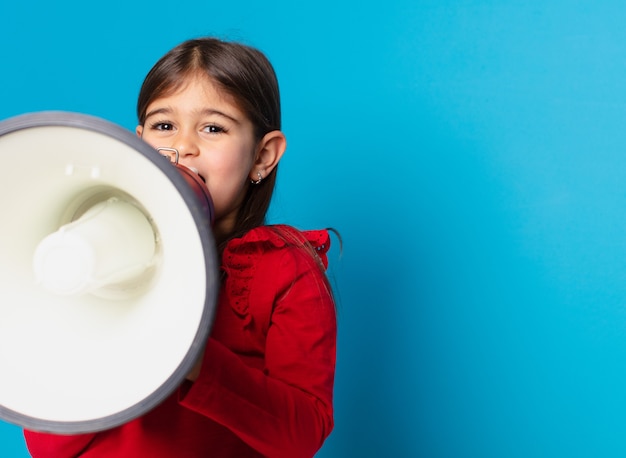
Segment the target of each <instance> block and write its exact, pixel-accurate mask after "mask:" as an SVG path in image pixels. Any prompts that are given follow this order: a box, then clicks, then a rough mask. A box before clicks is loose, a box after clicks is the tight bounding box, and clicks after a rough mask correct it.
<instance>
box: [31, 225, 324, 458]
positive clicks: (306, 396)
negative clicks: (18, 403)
mask: <svg viewBox="0 0 626 458" xmlns="http://www.w3.org/2000/svg"><path fill="white" fill-rule="evenodd" d="M307 240H308V242H310V245H309V244H307V243H305V242H306V241H307ZM307 246H309V247H310V246H312V247H313V249H312V250H311V249H306V248H305V247H307ZM328 247H329V237H328V233H327V232H326V231H311V232H302V233H301V232H298V231H296V230H295V229H292V228H290V227H288V226H267V227H259V228H256V229H254V230H252V231H250V232H249V233H248V234H246V235H245V236H244V237H243V238H240V239H234V240H232V241H230V242H229V244H228V245H227V247H226V249H225V250H224V255H223V259H222V269H223V272H224V282H223V285H222V289H221V291H220V297H219V303H218V307H217V311H216V316H215V321H214V324H213V329H212V332H211V337H210V338H209V340H208V342H207V345H206V351H205V353H204V360H203V364H202V370H201V372H200V375H199V376H198V379H197V380H196V381H195V382H193V383H190V382H185V383H183V385H182V386H181V387H180V388H179V389H178V390H176V391H175V392H174V393H173V394H172V396H170V397H169V398H168V399H167V400H166V401H165V402H163V403H162V404H161V405H159V406H158V407H156V408H155V409H153V410H152V411H150V412H148V413H146V414H144V415H143V416H142V417H140V418H138V419H135V420H133V421H131V422H129V423H127V424H124V425H122V426H119V427H117V428H114V429H111V430H107V431H103V432H99V433H92V434H82V435H76V436H60V435H52V434H45V433H37V432H31V431H25V432H24V435H25V438H26V442H27V445H28V448H29V451H30V452H31V454H32V455H33V457H35V458H37V457H55V458H64V457H75V456H81V457H106V458H111V457H115V458H125V457H129V458H131V457H132V458H138V457H150V458H158V457H167V458H171V457H176V458H179V457H180V458H185V457H190V458H191V457H238V458H243V457H258V456H268V457H289V458H292V457H310V456H313V455H314V454H315V452H316V451H317V450H318V449H319V448H320V447H321V446H322V443H323V442H324V439H325V438H326V437H327V436H328V434H330V432H331V430H332V428H333V410H332V393H333V380H334V373H335V343H336V321H335V307H334V302H333V299H332V295H331V292H330V288H329V286H328V283H327V281H326V278H325V276H324V274H323V270H322V268H325V267H326V263H327V261H326V252H327V250H328ZM314 252H315V253H317V254H312V253H314ZM320 264H321V267H322V268H320Z"/></svg>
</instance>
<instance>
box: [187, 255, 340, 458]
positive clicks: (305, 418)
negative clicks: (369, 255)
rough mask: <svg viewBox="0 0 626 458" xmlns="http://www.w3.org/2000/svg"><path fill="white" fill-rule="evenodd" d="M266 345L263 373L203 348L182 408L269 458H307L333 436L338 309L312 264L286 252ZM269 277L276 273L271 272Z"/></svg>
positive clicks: (214, 344)
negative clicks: (225, 430) (235, 436)
mask: <svg viewBox="0 0 626 458" xmlns="http://www.w3.org/2000/svg"><path fill="white" fill-rule="evenodd" d="M261 266H262V267H263V269H264V270H263V271H264V272H266V274H267V275H273V277H272V278H273V281H276V278H275V277H276V276H279V277H280V281H279V284H280V285H279V287H278V288H277V289H276V295H275V298H274V306H273V309H272V312H271V317H270V320H269V325H268V328H267V336H266V342H265V365H264V367H263V368H262V369H257V368H252V367H250V366H248V365H247V364H246V363H245V362H244V361H243V360H242V359H241V358H240V357H239V355H237V354H235V353H234V352H232V351H231V350H230V349H228V348H226V347H225V346H224V345H222V344H221V343H220V342H218V341H216V340H215V339H212V338H210V339H209V341H208V342H207V346H206V351H205V353H204V359H203V364H202V369H201V371H200V375H199V376H198V379H197V380H196V381H195V382H193V384H188V385H187V387H186V388H183V389H181V400H180V402H181V404H182V405H184V406H185V407H187V408H189V409H192V410H194V411H196V412H197V413H199V414H201V415H204V416H206V417H209V418H211V419H213V420H214V421H216V422H218V423H220V424H222V425H223V426H225V427H227V428H228V429H230V430H231V431H232V432H234V433H235V434H236V435H238V436H239V437H240V438H241V439H242V440H243V441H244V442H246V443H247V444H248V445H250V446H251V447H252V448H254V449H255V450H257V451H258V452H260V453H261V454H263V455H265V456H269V457H283V456H288V457H310V456H313V455H314V454H315V453H316V452H317V451H318V450H319V448H320V447H321V446H322V444H323V442H324V440H325V438H326V437H327V436H328V435H329V434H330V432H331V430H332V428H333V410H332V394H333V393H332V391H333V383H334V373H335V349H336V317H335V305H334V301H333V298H332V294H331V292H330V288H329V287H328V283H327V280H326V278H325V275H324V274H323V272H322V271H321V269H320V268H319V267H318V266H317V265H316V264H315V261H313V259H312V257H311V256H310V255H309V254H308V253H305V252H303V251H302V250H298V249H295V248H294V249H285V250H283V253H282V255H281V258H280V264H279V265H278V266H277V265H275V263H273V264H272V265H265V266H263V264H261ZM271 269H273V270H271Z"/></svg>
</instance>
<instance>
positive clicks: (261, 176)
mask: <svg viewBox="0 0 626 458" xmlns="http://www.w3.org/2000/svg"><path fill="white" fill-rule="evenodd" d="M256 174H257V176H258V177H259V179H258V180H252V179H251V180H250V183H252V184H259V183H261V181H263V175H261V172H257V173H256Z"/></svg>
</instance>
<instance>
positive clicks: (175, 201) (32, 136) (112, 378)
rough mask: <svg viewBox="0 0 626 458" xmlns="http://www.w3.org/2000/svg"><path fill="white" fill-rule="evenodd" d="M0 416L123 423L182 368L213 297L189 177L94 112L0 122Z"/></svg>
mask: <svg viewBox="0 0 626 458" xmlns="http://www.w3.org/2000/svg"><path fill="white" fill-rule="evenodd" d="M0 160H1V161H2V166H1V167H0V186H1V187H2V191H1V192H0V214H2V221H1V222H0V371H1V372H0V418H1V419H3V420H5V421H8V422H10V423H14V424H17V425H20V426H22V427H24V428H27V429H32V430H38V431H47V432H53V433H61V434H63V433H66V434H71V433H73V434H75V433H83V432H93V431H100V430H103V429H108V428H112V427H115V426H118V425H120V424H123V423H125V422H127V421H129V420H131V419H133V418H136V417H138V416H140V415H142V414H143V413H145V412H147V411H148V410H150V409H152V408H153V407H155V406H156V405H157V404H159V403H160V402H162V401H163V400H164V399H165V398H166V397H167V396H169V395H170V394H171V393H172V392H173V391H174V389H175V388H176V387H177V386H178V385H179V384H180V383H181V382H182V381H183V380H184V378H185V376H186V375H187V374H188V373H189V371H190V370H191V369H192V367H193V365H194V364H195V362H196V360H197V358H198V356H199V355H200V353H201V351H202V349H203V348H204V343H205V341H206V339H207V337H208V335H209V332H210V328H211V324H212V322H213V315H214V311H215V307H216V302H217V291H218V287H219V286H218V263H217V255H216V250H215V244H214V240H213V234H212V231H211V225H212V219H213V206H212V202H211V198H210V195H209V194H208V190H207V189H206V185H204V183H203V181H202V180H201V179H200V177H199V176H198V175H197V174H195V173H194V172H192V171H190V170H189V169H187V168H185V167H183V166H181V165H178V164H172V163H171V162H170V161H169V160H166V159H164V158H163V156H162V155H161V154H160V153H159V152H158V151H156V150H155V149H153V148H152V147H150V146H149V145H148V144H146V143H145V142H143V141H142V140H141V139H139V138H137V137H136V136H135V135H134V134H133V133H131V132H130V131H128V130H126V129H123V128H122V127H119V126H117V125H115V124H112V123H110V122H107V121H104V120H102V119H99V118H95V117H92V116H86V115H82V114H77V113H66V112H41V113H33V114H26V115H22V116H18V117H15V118H11V119H8V120H5V121H2V122H0Z"/></svg>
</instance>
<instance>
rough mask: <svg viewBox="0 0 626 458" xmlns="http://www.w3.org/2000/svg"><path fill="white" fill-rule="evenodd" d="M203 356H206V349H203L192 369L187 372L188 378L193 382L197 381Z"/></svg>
mask: <svg viewBox="0 0 626 458" xmlns="http://www.w3.org/2000/svg"><path fill="white" fill-rule="evenodd" d="M203 358H204V350H202V353H200V355H198V360H197V361H196V364H195V365H194V366H193V368H192V369H191V371H190V372H189V373H188V374H187V380H189V381H191V382H195V381H196V379H197V378H198V375H200V369H201V368H202V359H203Z"/></svg>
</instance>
